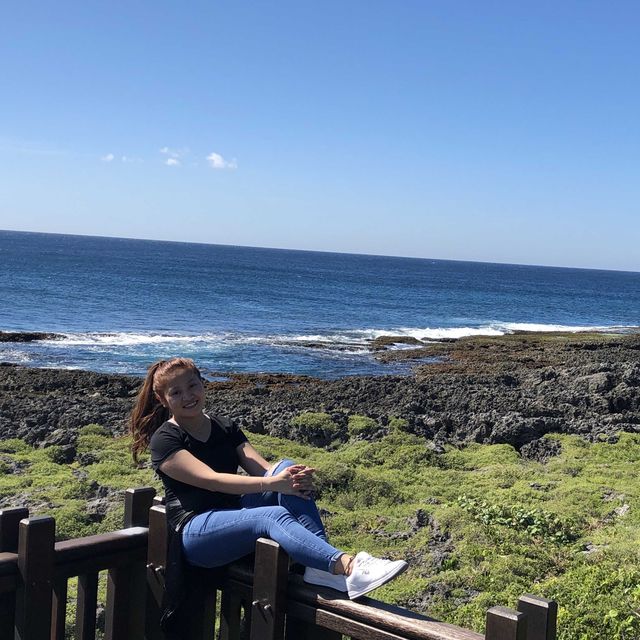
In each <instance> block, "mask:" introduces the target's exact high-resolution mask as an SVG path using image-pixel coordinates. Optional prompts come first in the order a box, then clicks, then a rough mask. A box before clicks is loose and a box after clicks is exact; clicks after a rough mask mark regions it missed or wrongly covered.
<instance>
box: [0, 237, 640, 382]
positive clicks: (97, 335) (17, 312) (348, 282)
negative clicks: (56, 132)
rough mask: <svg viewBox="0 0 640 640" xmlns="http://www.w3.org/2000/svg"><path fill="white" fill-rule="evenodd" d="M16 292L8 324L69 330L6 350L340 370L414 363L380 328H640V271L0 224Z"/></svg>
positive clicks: (66, 361) (48, 358)
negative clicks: (389, 358)
mask: <svg viewBox="0 0 640 640" xmlns="http://www.w3.org/2000/svg"><path fill="white" fill-rule="evenodd" d="M0 303H1V304H0V331H51V332H56V333H62V334H64V335H65V338H64V339H63V340H56V341H44V342H31V343H24V344H18V343H0V361H5V362H15V363H21V364H25V365H29V366H36V367H58V368H82V369H90V370H94V371H103V372H120V373H143V372H144V371H145V369H146V367H147V366H148V365H149V364H150V363H151V362H153V361H154V360H156V359H158V358H166V357H169V356H174V355H185V356H189V357H193V358H194V359H195V360H196V361H197V363H198V364H200V365H201V366H202V367H203V368H205V369H207V370H210V371H218V372H221V373H224V372H286V373H298V374H309V375H314V376H320V377H326V378H333V377H339V376H344V375H355V374H374V375H380V374H385V373H405V372H407V373H408V372H409V371H410V368H409V367H410V365H406V364H405V365H398V364H389V365H385V364H381V363H379V362H377V361H376V360H375V359H374V358H373V356H372V354H371V350H370V342H371V340H372V339H373V338H375V337H377V336H380V335H386V334H393V335H408V336H415V337H417V338H420V339H423V340H429V339H435V338H444V337H454V338H455V337H460V336H465V335H474V334H475V335H477V334H482V335H499V334H503V333H507V332H511V331H514V330H519V329H530V330H554V329H572V330H579V329H580V328H587V327H589V328H592V327H597V328H601V329H606V328H611V327H615V328H616V330H624V329H625V328H627V327H635V326H637V325H639V324H640V273H631V272H620V271H595V270H586V269H565V268H551V267H532V266H520V265H503V264H487V263H477V262H457V261H444V260H423V259H415V258H391V257H382V256H367V255H352V254H338V253H321V252H310V251H289V250H279V249H256V248H249V247H233V246H222V245H206V244H187V243H177V242H156V241H148V240H127V239H119V238H99V237H87V236H69V235H52V234H41V233H22V232H12V231H0ZM311 345H313V346H311ZM398 348H401V346H398Z"/></svg>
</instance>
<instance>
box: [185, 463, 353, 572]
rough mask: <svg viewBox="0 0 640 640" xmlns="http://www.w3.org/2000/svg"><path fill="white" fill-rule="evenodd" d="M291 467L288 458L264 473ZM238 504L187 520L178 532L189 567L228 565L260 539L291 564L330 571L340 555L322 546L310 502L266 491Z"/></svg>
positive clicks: (322, 535)
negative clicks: (281, 552)
mask: <svg viewBox="0 0 640 640" xmlns="http://www.w3.org/2000/svg"><path fill="white" fill-rule="evenodd" d="M292 464H294V462H293V461H292V460H282V461H281V462H280V463H278V465H277V466H276V467H275V468H274V469H273V470H272V471H271V472H270V473H269V474H268V475H275V474H277V473H279V472H280V471H282V470H283V469H285V468H286V467H290V466H291V465H292ZM265 475H266V474H265ZM240 504H241V505H242V508H241V509H226V510H220V511H205V512H204V513H200V514H198V515H197V516H195V517H194V518H192V519H191V520H189V522H188V523H187V525H186V526H185V528H184V529H183V531H182V548H183V551H184V557H185V559H186V561H187V562H188V563H189V564H193V565H196V566H199V567H219V566H222V565H224V564H228V563H229V562H233V561H234V560H237V559H238V558H241V557H242V556H246V555H247V554H249V553H253V552H254V550H255V545H256V540H257V539H258V538H261V537H264V538H271V539H272V540H275V541H276V542H277V543H278V544H279V545H280V546H281V547H282V548H283V549H284V550H285V551H286V552H287V553H288V554H289V556H290V557H291V558H292V559H293V560H294V561H295V562H299V563H300V564H303V565H305V566H306V567H313V568H314V569H321V570H323V571H331V572H332V571H333V567H334V565H335V562H336V560H337V559H338V558H339V557H340V556H341V555H342V553H343V552H342V551H339V550H338V549H336V548H335V547H333V546H331V545H330V544H329V543H328V542H327V536H326V534H325V531H324V527H323V526H322V521H321V519H320V514H319V513H318V508H317V507H316V504H315V502H314V501H313V500H305V499H304V498H298V497H297V496H291V495H284V494H282V493H276V492H272V491H267V492H265V493H249V494H246V495H244V496H242V498H241V502H240Z"/></svg>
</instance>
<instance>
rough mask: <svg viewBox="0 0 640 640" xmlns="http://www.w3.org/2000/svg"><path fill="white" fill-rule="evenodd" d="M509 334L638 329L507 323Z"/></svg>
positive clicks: (503, 325)
mask: <svg viewBox="0 0 640 640" xmlns="http://www.w3.org/2000/svg"><path fill="white" fill-rule="evenodd" d="M501 326H502V327H504V328H505V329H506V331H508V332H513V331H532V332H549V331H561V332H564V333H579V332H581V331H596V332H604V331H630V330H632V329H635V328H637V327H629V326H616V325H610V326H575V325H566V324H534V323H529V322H505V323H504V324H502V325H501Z"/></svg>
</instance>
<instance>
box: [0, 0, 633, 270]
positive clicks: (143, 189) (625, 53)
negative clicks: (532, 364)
mask: <svg viewBox="0 0 640 640" xmlns="http://www.w3.org/2000/svg"><path fill="white" fill-rule="evenodd" d="M639 28H640V3H638V2H637V1H636V0H633V1H625V0H620V1H616V2H604V1H602V2H592V1H589V0H584V1H580V2H578V1H572V0H566V1H562V2H557V1H554V2H546V1H536V2H507V1H506V0H504V1H502V2H492V1H483V2H477V0H474V1H451V0H446V1H445V0H439V1H430V0H389V1H386V0H385V1H382V0H367V1H360V0H341V1H339V2H338V1H333V0H323V1H322V2H311V1H306V0H291V1H290V0H278V1H267V0H255V1H253V2H246V1H237V0H236V1H235V2H232V1H225V2H221V1H216V0H208V1H207V2H195V1H194V2H185V3H178V2H163V1H158V0H155V1H154V2H151V1H144V0H140V1H137V2H110V3H106V2H79V1H78V2H64V1H56V2H37V3H36V2H29V1H24V0H22V1H19V2H16V1H11V0H10V1H7V2H3V3H2V5H1V6H0V77H1V78H2V87H3V92H2V100H0V228H3V229H14V230H25V231H48V232H59V233H78V234H91V235H109V236H124V237H136V238H153V239H167V240H185V241H201V242H210V243H221V244H236V245H251V246H267V247H284V248H297V249H316V250H329V251H346V252H356V253H376V254H386V255H404V256H419V257H429V258H447V259H461V260H482V261H491V262H513V263H525V264H550V265H561V266H579V267H596V268H610V269H624V270H632V271H640V249H639V245H640V215H639V213H640V211H639V208H640V206H639V205H640V175H639V173H640V172H639V168H640V115H639V114H640V82H638V80H639V78H640V38H638V37H637V34H638V30H639Z"/></svg>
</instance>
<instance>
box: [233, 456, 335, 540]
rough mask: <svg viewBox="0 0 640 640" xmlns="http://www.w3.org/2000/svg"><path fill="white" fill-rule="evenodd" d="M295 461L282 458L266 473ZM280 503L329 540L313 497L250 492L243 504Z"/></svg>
mask: <svg viewBox="0 0 640 640" xmlns="http://www.w3.org/2000/svg"><path fill="white" fill-rule="evenodd" d="M294 464H295V462H294V461H293V460H281V461H280V462H279V463H277V464H276V465H275V466H273V467H272V468H271V469H269V470H268V471H267V472H266V473H265V474H264V475H265V477H267V476H272V475H275V474H277V473H280V472H281V471H282V470H284V469H286V468H287V467H291V466H292V465H294ZM276 504H278V505H280V506H282V507H284V508H285V509H287V511H289V513H291V515H292V516H293V517H294V518H295V519H296V520H298V522H300V524H302V525H303V526H304V527H305V528H306V529H308V530H309V531H311V532H312V533H313V534H315V535H316V536H318V537H319V538H322V539H323V540H325V541H326V540H327V534H326V533H325V530H324V526H323V524H322V519H321V518H320V513H318V507H317V506H316V503H315V501H314V500H313V498H311V499H309V500H305V499H304V498H299V497H298V496H290V495H285V494H282V493H277V492H274V491H265V492H264V493H249V494H246V495H244V496H242V500H241V505H242V506H243V507H244V508H245V509H253V508H255V507H263V506H273V505H276Z"/></svg>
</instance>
